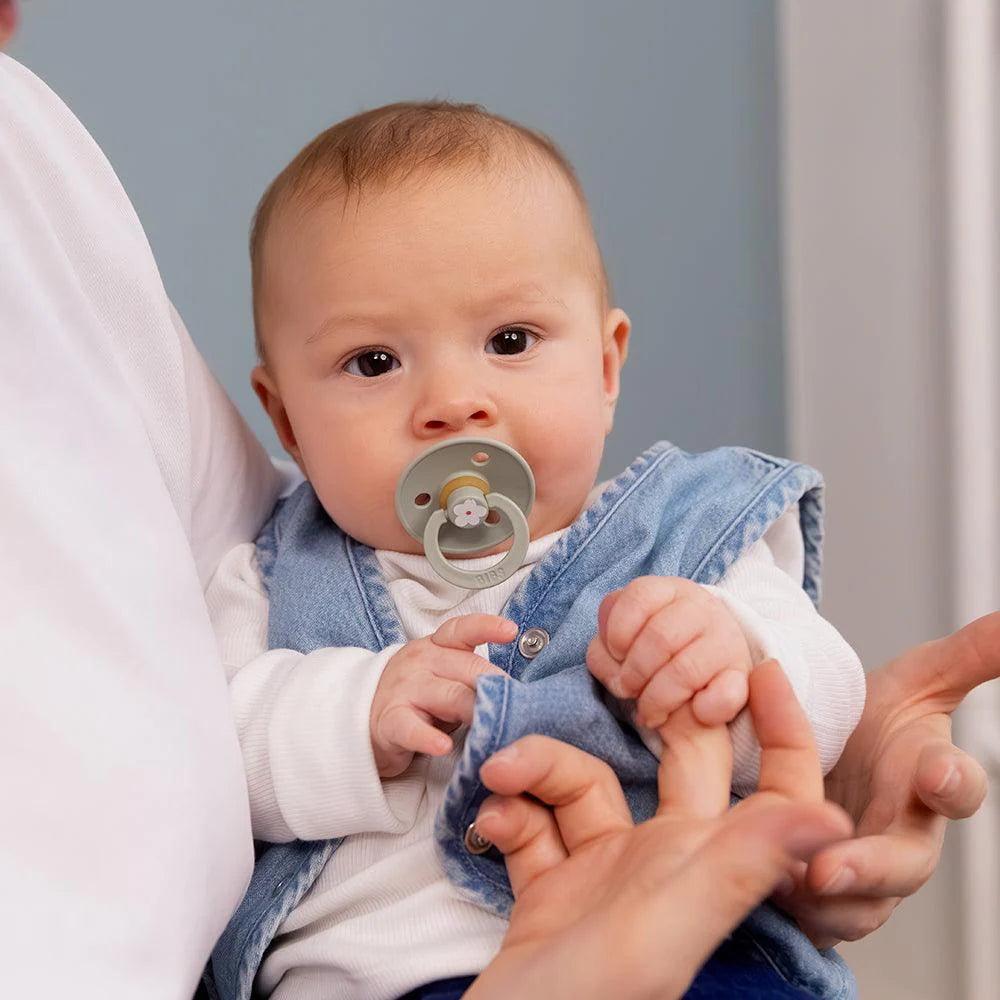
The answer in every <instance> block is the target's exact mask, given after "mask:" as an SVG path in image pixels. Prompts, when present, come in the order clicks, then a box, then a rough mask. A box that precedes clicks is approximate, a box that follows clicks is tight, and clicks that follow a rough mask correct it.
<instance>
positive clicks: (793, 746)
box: [749, 660, 823, 802]
mask: <svg viewBox="0 0 1000 1000" xmlns="http://www.w3.org/2000/svg"><path fill="white" fill-rule="evenodd" d="M749 704H750V714H751V716H752V718H753V726H754V730H755V731H756V733H757V740H758V741H759V743H760V750H761V753H760V783H759V785H758V787H759V789H760V791H762V792H776V793H778V794H779V795H782V796H785V797H786V798H790V799H796V800H797V801H800V802H822V801H823V772H822V770H821V769H820V764H819V753H818V752H817V750H816V742H815V740H814V739H813V735H812V729H811V728H810V726H809V720H808V719H807V718H806V715H805V712H803V711H802V708H801V706H800V705H799V702H798V699H797V698H796V697H795V692H794V691H793V690H792V685H791V684H790V683H789V681H788V678H787V677H785V674H784V672H783V671H782V669H781V667H780V666H779V665H778V662H777V660H767V661H765V662H764V663H761V664H760V665H759V666H758V667H756V668H755V669H754V670H752V671H751V673H750V702H749Z"/></svg>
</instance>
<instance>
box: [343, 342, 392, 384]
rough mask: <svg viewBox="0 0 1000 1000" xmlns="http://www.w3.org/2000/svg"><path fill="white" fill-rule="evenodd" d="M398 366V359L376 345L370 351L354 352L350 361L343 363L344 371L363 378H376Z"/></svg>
mask: <svg viewBox="0 0 1000 1000" xmlns="http://www.w3.org/2000/svg"><path fill="white" fill-rule="evenodd" d="M398 367H399V359H398V358H397V357H395V355H392V354H390V353H389V352H388V351H384V350H382V348H380V347H377V348H375V349H373V350H370V351H362V352H361V353H360V354H355V355H354V357H353V358H351V360H350V361H348V362H347V364H346V365H344V371H345V372H347V373H348V374H349V375H360V376H362V377H363V378H378V376H379V375H384V374H385V373H386V372H391V371H392V370H393V369H395V368H398Z"/></svg>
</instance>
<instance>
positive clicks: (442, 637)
mask: <svg viewBox="0 0 1000 1000" xmlns="http://www.w3.org/2000/svg"><path fill="white" fill-rule="evenodd" d="M516 635H517V626H516V625H515V624H514V623H513V622H512V621H511V620H510V619H509V618H501V617H500V616H499V615H460V616H459V617H458V618H449V619H448V620H447V621H446V622H445V623H444V624H443V625H442V626H441V627H440V628H439V629H438V630H437V631H436V632H435V633H434V634H433V635H432V636H431V642H433V643H434V645H435V646H444V647H445V648H446V649H463V650H467V651H468V652H470V653H471V652H472V651H473V650H474V649H475V648H476V646H480V645H482V644H483V643H484V642H496V643H506V642H513V641H514V637H515V636H516Z"/></svg>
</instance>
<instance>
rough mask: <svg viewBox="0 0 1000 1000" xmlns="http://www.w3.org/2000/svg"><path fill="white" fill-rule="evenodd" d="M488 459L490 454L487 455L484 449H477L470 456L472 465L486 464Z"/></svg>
mask: <svg viewBox="0 0 1000 1000" xmlns="http://www.w3.org/2000/svg"><path fill="white" fill-rule="evenodd" d="M489 460H490V456H489V455H487V454H486V452H485V451H477V452H476V453H475V455H473V456H472V464H473V465H486V463H487V462H489Z"/></svg>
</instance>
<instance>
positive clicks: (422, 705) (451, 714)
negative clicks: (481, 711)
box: [412, 677, 476, 723]
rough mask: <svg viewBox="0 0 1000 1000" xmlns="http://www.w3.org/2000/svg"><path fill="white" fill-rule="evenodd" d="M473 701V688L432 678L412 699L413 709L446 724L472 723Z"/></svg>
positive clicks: (474, 692) (456, 682)
mask: <svg viewBox="0 0 1000 1000" xmlns="http://www.w3.org/2000/svg"><path fill="white" fill-rule="evenodd" d="M473 683H475V682H473ZM475 701H476V691H475V687H469V686H468V685H467V684H465V683H463V682H462V681H453V680H445V679H442V678H440V677H434V678H432V679H431V681H430V682H429V683H428V684H426V685H425V686H424V687H423V688H422V690H420V691H419V692H418V693H417V694H416V695H414V696H413V698H412V704H413V707H414V708H415V709H417V710H418V711H421V712H424V713H426V714H427V715H429V716H430V717H431V718H433V719H437V720H438V721H439V722H446V723H447V722H454V723H460V722H464V723H470V722H472V708H473V705H474V704H475Z"/></svg>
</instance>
